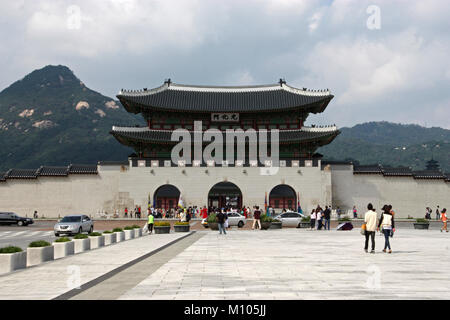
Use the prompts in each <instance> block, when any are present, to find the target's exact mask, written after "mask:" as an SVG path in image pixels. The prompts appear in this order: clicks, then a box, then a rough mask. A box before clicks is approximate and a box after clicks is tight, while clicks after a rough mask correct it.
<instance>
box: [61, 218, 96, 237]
mask: <svg viewBox="0 0 450 320" xmlns="http://www.w3.org/2000/svg"><path fill="white" fill-rule="evenodd" d="M53 230H54V231H55V236H57V237H59V235H60V234H67V235H73V234H78V233H83V232H88V233H91V232H92V231H94V221H92V220H91V219H90V218H89V217H88V216H87V215H84V214H78V215H70V216H65V217H64V218H62V219H61V220H60V221H59V222H58V223H57V224H55V226H54V227H53Z"/></svg>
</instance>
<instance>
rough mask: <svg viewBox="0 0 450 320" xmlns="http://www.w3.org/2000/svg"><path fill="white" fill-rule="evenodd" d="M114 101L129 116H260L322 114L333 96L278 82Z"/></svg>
mask: <svg viewBox="0 0 450 320" xmlns="http://www.w3.org/2000/svg"><path fill="white" fill-rule="evenodd" d="M117 98H118V99H119V100H120V102H121V103H122V104H123V106H124V107H125V109H126V110H127V111H128V112H132V113H140V112H142V111H148V110H149V109H151V110H163V111H175V112H176V111H189V112H261V111H266V112H269V111H280V110H285V109H298V108H301V109H302V110H304V111H305V112H312V113H320V112H323V111H324V110H325V108H326V107H327V105H328V103H329V102H330V100H331V99H333V95H332V94H331V93H330V91H329V90H328V89H327V90H308V89H306V88H303V89H297V88H294V87H291V86H288V85H287V84H286V82H285V81H282V80H280V82H279V83H277V84H272V85H263V86H240V87H214V86H190V85H182V84H176V83H171V82H170V80H168V81H166V82H164V84H163V85H162V86H160V87H158V88H155V89H150V90H147V89H143V90H137V91H133V90H123V89H122V90H120V92H119V94H118V95H117Z"/></svg>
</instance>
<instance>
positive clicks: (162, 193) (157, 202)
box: [153, 184, 180, 210]
mask: <svg viewBox="0 0 450 320" xmlns="http://www.w3.org/2000/svg"><path fill="white" fill-rule="evenodd" d="M179 198H180V190H178V188H177V187H175V186H173V185H171V184H165V185H163V186H160V187H159V188H158V189H156V191H155V194H154V195H153V199H154V206H155V208H157V209H165V210H167V209H172V208H174V209H176V208H177V206H178V199H179Z"/></svg>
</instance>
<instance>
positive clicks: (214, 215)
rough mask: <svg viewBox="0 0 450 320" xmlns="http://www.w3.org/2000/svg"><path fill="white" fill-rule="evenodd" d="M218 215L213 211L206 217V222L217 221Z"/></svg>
mask: <svg viewBox="0 0 450 320" xmlns="http://www.w3.org/2000/svg"><path fill="white" fill-rule="evenodd" d="M216 219H217V215H216V214H215V213H211V214H210V215H209V216H208V218H207V219H206V222H208V223H211V222H217V221H216Z"/></svg>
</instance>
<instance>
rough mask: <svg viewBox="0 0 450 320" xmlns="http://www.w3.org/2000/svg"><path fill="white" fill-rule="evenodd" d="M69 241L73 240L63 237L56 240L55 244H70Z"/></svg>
mask: <svg viewBox="0 0 450 320" xmlns="http://www.w3.org/2000/svg"><path fill="white" fill-rule="evenodd" d="M69 241H72V239H70V238H68V237H61V238H58V239H56V240H55V242H69Z"/></svg>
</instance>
